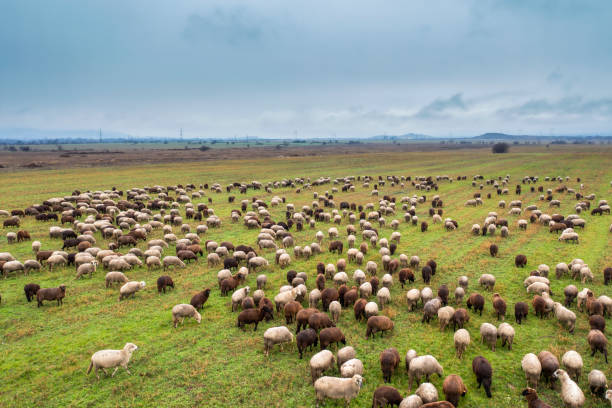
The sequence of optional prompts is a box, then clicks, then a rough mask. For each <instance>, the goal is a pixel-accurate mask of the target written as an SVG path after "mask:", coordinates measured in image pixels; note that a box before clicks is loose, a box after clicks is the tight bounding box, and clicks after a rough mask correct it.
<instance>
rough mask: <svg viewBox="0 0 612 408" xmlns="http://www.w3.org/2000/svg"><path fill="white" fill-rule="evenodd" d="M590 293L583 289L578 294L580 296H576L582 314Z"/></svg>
mask: <svg viewBox="0 0 612 408" xmlns="http://www.w3.org/2000/svg"><path fill="white" fill-rule="evenodd" d="M589 292H590V290H589V289H588V288H583V289H582V290H581V291H580V292H578V295H577V296H576V297H577V299H578V302H577V308H578V310H579V311H581V312H582V305H583V304H586V300H587V297H588V294H589Z"/></svg>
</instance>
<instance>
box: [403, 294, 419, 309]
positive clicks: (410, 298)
mask: <svg viewBox="0 0 612 408" xmlns="http://www.w3.org/2000/svg"><path fill="white" fill-rule="evenodd" d="M420 299H421V292H420V291H419V290H418V289H410V290H409V291H408V292H406V301H407V303H408V310H410V311H412V310H414V308H415V307H416V306H417V304H418V303H419V300H420Z"/></svg>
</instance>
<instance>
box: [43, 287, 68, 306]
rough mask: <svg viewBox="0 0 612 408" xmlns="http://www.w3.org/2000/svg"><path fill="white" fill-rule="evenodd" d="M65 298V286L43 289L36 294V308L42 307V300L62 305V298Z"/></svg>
mask: <svg viewBox="0 0 612 408" xmlns="http://www.w3.org/2000/svg"><path fill="white" fill-rule="evenodd" d="M65 296H66V286H65V285H59V286H58V287H57V288H43V289H39V290H38V291H37V292H36V300H37V302H38V307H41V306H42V305H43V300H57V305H58V306H60V305H63V304H64V297H65Z"/></svg>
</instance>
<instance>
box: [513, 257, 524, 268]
mask: <svg viewBox="0 0 612 408" xmlns="http://www.w3.org/2000/svg"><path fill="white" fill-rule="evenodd" d="M514 265H515V266H516V267H517V268H524V267H525V266H526V265H527V257H526V256H525V255H517V256H516V257H515V258H514Z"/></svg>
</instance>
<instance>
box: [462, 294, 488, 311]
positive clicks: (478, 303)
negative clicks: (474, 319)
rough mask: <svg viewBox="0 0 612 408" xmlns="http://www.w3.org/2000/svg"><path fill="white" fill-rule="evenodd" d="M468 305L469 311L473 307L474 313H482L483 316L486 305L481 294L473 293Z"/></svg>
mask: <svg viewBox="0 0 612 408" xmlns="http://www.w3.org/2000/svg"><path fill="white" fill-rule="evenodd" d="M466 304H467V308H468V309H471V308H472V307H473V308H474V312H480V315H481V316H482V310H483V309H484V304H485V298H484V296H482V295H481V294H480V293H472V294H471V295H470V297H469V298H468V300H467V302H466Z"/></svg>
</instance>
